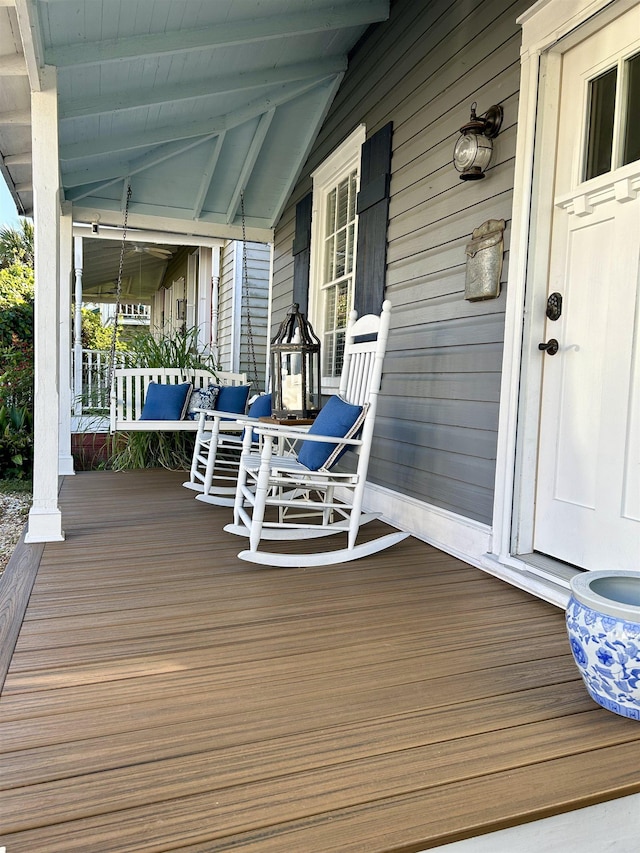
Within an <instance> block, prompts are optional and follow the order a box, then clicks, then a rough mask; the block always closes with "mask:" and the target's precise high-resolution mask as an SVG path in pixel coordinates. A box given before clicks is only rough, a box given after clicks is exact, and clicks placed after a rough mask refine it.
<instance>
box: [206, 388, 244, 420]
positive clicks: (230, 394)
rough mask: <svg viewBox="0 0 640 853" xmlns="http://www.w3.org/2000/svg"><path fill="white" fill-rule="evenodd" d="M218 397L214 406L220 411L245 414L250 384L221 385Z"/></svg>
mask: <svg viewBox="0 0 640 853" xmlns="http://www.w3.org/2000/svg"><path fill="white" fill-rule="evenodd" d="M218 387H219V389H220V390H219V391H218V399H217V400H216V404H215V406H214V408H215V409H216V410H217V411H219V412H232V413H233V414H235V415H244V413H245V410H246V408H247V400H248V399H249V390H250V389H251V386H250V385H219V386H218Z"/></svg>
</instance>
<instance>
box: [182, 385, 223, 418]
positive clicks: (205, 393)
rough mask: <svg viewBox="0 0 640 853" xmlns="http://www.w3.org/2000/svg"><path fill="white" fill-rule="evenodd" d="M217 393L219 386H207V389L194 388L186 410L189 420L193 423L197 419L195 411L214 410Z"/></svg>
mask: <svg viewBox="0 0 640 853" xmlns="http://www.w3.org/2000/svg"><path fill="white" fill-rule="evenodd" d="M219 391H220V386H219V385H209V387H208V388H196V389H195V390H194V391H193V392H192V394H191V398H190V400H189V408H188V409H187V417H188V418H189V420H191V421H195V419H196V418H197V416H198V415H197V413H196V409H215V407H216V400H217V399H218V393H219Z"/></svg>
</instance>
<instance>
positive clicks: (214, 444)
mask: <svg viewBox="0 0 640 853" xmlns="http://www.w3.org/2000/svg"><path fill="white" fill-rule="evenodd" d="M270 414H271V395H270V394H268V395H267V394H263V395H261V396H260V397H257V398H256V399H255V400H254V401H253V402H252V403H251V405H250V406H249V411H248V413H247V414H246V415H241V414H231V413H229V412H219V411H217V410H216V409H213V410H209V409H207V410H204V409H201V410H200V412H199V415H198V431H197V433H196V439H195V445H194V449H193V457H192V460H191V471H190V472H189V479H188V480H187V482H186V483H183V484H182V485H183V486H184V487H185V488H187V489H192V490H193V491H196V492H199V494H197V495H196V500H197V501H203V502H204V503H209V504H214V505H215V506H233V505H234V502H235V493H236V483H237V479H238V464H239V461H240V453H241V451H242V442H243V432H244V430H245V428H246V429H247V431H248V432H249V433H250V434H251V435H253V427H254V426H255V425H256V424H257V423H259V417H261V416H266V415H270ZM255 446H256V447H257V444H256V445H255Z"/></svg>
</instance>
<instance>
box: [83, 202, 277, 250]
mask: <svg viewBox="0 0 640 853" xmlns="http://www.w3.org/2000/svg"><path fill="white" fill-rule="evenodd" d="M119 205H120V202H119V200H118V201H116V200H115V199H98V200H96V204H95V205H94V206H91V207H90V206H88V205H86V204H85V205H82V206H78V207H76V205H75V204H74V205H73V218H74V221H80V222H86V223H88V224H89V226H90V225H91V222H92V220H93V219H94V218H95V215H96V213H99V214H100V231H102V229H103V226H104V225H114V226H116V227H118V226H122V213H121V211H120V208H119ZM158 223H161V224H162V228H166V229H167V231H173V232H175V233H176V234H185V235H191V236H196V235H200V236H202V237H215V238H218V239H220V240H241V239H242V228H241V226H240V225H228V224H227V222H226V221H225V217H224V215H222V214H216V213H207V214H206V215H205V216H202V217H200V219H198V220H197V221H196V220H194V219H193V218H192V215H191V211H190V210H182V209H180V208H171V207H166V206H159V205H155V204H139V203H134V204H132V205H131V207H130V208H129V228H130V229H133V228H141V229H150V230H152V231H153V230H157V228H158ZM128 233H130V232H128ZM247 240H255V241H256V242H258V243H270V242H272V241H273V228H272V227H271V226H270V224H269V223H268V222H267V221H266V220H265V219H261V218H257V217H247Z"/></svg>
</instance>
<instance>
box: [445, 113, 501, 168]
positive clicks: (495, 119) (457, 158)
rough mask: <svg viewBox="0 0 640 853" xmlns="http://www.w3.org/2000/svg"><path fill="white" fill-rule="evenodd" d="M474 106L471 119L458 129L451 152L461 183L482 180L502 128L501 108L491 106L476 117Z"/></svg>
mask: <svg viewBox="0 0 640 853" xmlns="http://www.w3.org/2000/svg"><path fill="white" fill-rule="evenodd" d="M476 106H477V104H476V103H475V102H474V103H473V104H471V118H470V119H469V121H468V122H467V123H466V124H464V125H463V126H462V127H461V128H460V134H461V136H460V137H459V139H458V141H457V142H456V146H455V148H454V151H453V165H454V166H455V167H456V169H457V170H458V171H459V172H460V173H461V174H460V180H461V181H479V180H481V179H482V178H484V170H485V169H486V168H487V166H488V165H489V161H490V160H491V154H492V153H493V142H492V140H493V139H495V138H496V136H497V135H498V133H499V132H500V127H501V126H502V117H503V112H502V107H501V106H498V105H496V106H493V107H489V109H488V110H487V111H486V113H484V115H481V116H477V115H476Z"/></svg>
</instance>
